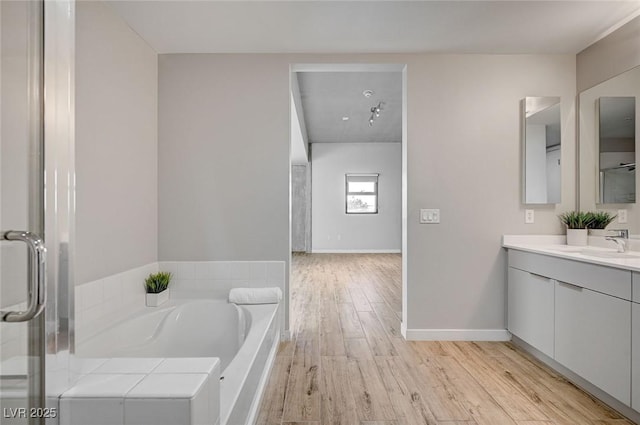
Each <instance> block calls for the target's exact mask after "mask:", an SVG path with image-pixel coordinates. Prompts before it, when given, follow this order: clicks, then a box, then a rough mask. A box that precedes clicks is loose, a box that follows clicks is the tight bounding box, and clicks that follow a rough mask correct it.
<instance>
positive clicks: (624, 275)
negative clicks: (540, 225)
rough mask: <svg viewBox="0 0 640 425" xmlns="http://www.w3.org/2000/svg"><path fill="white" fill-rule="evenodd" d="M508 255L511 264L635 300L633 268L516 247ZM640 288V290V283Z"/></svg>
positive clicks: (639, 278) (638, 277) (549, 276)
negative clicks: (628, 268) (587, 261)
mask: <svg viewBox="0 0 640 425" xmlns="http://www.w3.org/2000/svg"><path fill="white" fill-rule="evenodd" d="M508 255H509V267H514V268H516V269H520V270H524V271H528V272H531V273H535V274H538V275H541V276H546V277H548V278H551V279H556V280H558V281H561V282H567V283H571V284H574V285H577V286H580V287H583V288H587V289H591V290H593V291H597V292H601V293H603V294H607V295H611V296H614V297H618V298H622V299H624V300H629V301H630V300H631V272H630V271H628V270H622V269H616V268H613V267H606V266H600V265H597V264H589V263H584V262H581V261H573V260H568V259H563V258H556V257H551V256H547V255H541V254H534V253H530V252H524V251H518V250H514V249H510V250H509V254H508ZM637 282H638V283H637V284H638V285H640V273H639V274H638V276H637ZM638 289H639V291H640V287H639V288H638ZM636 292H638V291H636ZM638 296H640V294H638Z"/></svg>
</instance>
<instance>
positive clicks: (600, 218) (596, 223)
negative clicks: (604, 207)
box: [588, 211, 617, 229]
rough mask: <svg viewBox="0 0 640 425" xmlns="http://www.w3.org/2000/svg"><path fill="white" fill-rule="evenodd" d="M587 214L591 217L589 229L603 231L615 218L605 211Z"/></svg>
mask: <svg viewBox="0 0 640 425" xmlns="http://www.w3.org/2000/svg"><path fill="white" fill-rule="evenodd" d="M588 214H591V216H592V221H591V225H589V228H590V229H604V228H605V227H607V226H608V225H609V224H610V223H611V222H612V221H613V219H614V218H616V217H617V216H616V215H615V214H611V213H608V212H606V211H596V212H590V213H588Z"/></svg>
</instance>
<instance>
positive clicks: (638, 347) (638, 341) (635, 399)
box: [631, 286, 640, 412]
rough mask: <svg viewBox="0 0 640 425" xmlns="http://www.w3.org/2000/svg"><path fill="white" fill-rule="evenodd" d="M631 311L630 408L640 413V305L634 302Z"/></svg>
mask: <svg viewBox="0 0 640 425" xmlns="http://www.w3.org/2000/svg"><path fill="white" fill-rule="evenodd" d="M636 288H638V286H636ZM631 309H632V310H631V317H632V320H633V322H632V323H631V331H632V335H631V343H632V347H631V353H632V357H631V372H632V373H633V375H632V377H631V397H632V398H631V407H632V408H633V409H635V410H637V411H639V412H640V304H639V303H635V302H634V303H633V304H632V306H631Z"/></svg>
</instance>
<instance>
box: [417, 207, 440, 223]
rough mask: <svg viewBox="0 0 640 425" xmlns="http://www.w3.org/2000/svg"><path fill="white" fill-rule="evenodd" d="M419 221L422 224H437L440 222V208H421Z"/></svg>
mask: <svg viewBox="0 0 640 425" xmlns="http://www.w3.org/2000/svg"><path fill="white" fill-rule="evenodd" d="M420 223H422V224H438V223H440V209H433V208H430V209H421V210H420Z"/></svg>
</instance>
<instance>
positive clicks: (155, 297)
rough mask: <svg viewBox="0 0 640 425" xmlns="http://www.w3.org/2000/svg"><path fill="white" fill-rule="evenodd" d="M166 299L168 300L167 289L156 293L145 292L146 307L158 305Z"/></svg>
mask: <svg viewBox="0 0 640 425" xmlns="http://www.w3.org/2000/svg"><path fill="white" fill-rule="evenodd" d="M167 301H169V290H168V289H165V290H164V291H162V292H160V293H158V294H146V304H147V307H158V306H159V305H161V304H164V303H166V302H167Z"/></svg>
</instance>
